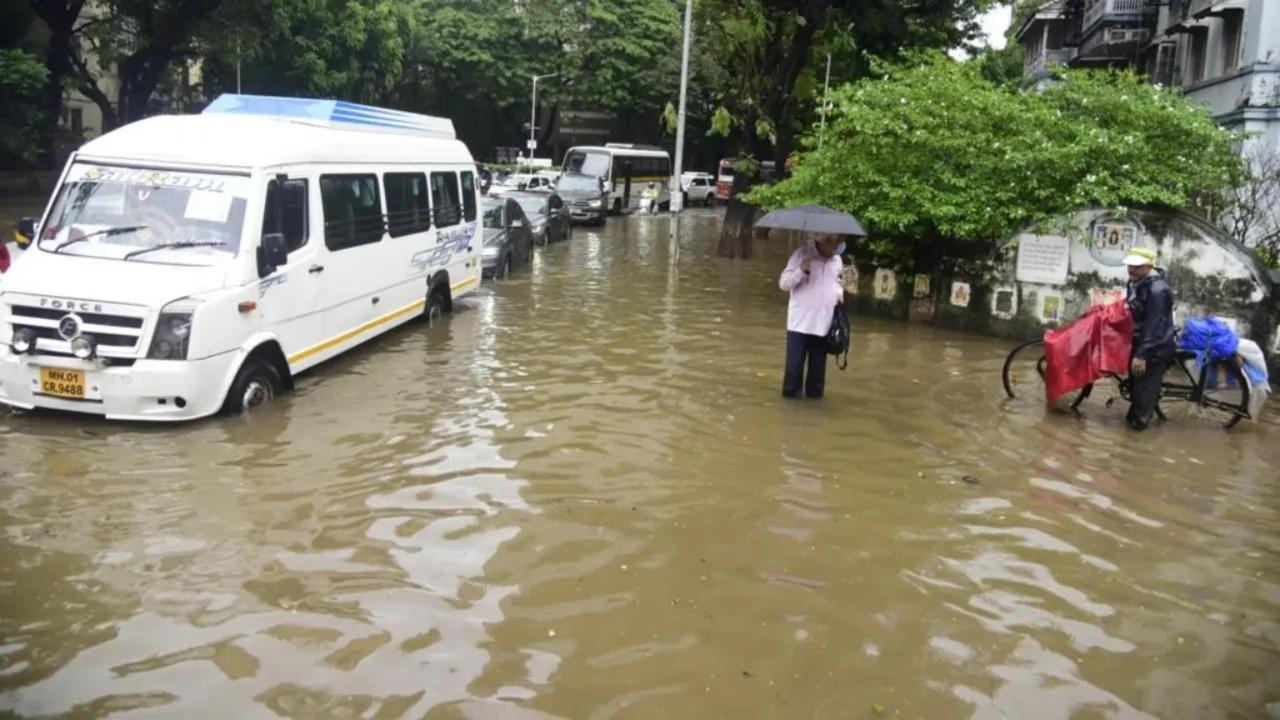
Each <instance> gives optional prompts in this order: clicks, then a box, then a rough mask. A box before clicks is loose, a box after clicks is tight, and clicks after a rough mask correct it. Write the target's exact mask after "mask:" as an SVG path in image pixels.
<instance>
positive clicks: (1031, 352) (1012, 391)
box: [1000, 340, 1044, 402]
mask: <svg viewBox="0 0 1280 720" xmlns="http://www.w3.org/2000/svg"><path fill="white" fill-rule="evenodd" d="M1000 379H1001V381H1002V382H1004V392H1005V394H1006V395H1008V396H1009V397H1010V399H1019V400H1020V399H1027V398H1030V399H1035V400H1039V401H1041V402H1043V399H1044V340H1029V341H1027V342H1024V343H1022V344H1021V345H1019V346H1018V347H1016V348H1014V349H1013V350H1010V351H1009V355H1008V357H1006V358H1005V359H1004V369H1002V370H1001V371H1000Z"/></svg>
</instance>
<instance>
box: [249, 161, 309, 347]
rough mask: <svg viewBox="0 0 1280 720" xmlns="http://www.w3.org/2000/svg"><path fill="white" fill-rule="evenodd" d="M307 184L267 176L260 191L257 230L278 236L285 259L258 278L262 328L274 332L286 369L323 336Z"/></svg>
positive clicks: (301, 180)
mask: <svg viewBox="0 0 1280 720" xmlns="http://www.w3.org/2000/svg"><path fill="white" fill-rule="evenodd" d="M310 189H311V182H310V180H308V179H307V178H289V179H288V180H285V181H284V182H283V183H281V182H279V181H278V180H276V179H272V180H271V181H269V182H268V183H267V187H266V190H265V196H266V199H265V206H264V208H263V212H262V233H263V234H264V235H265V234H267V233H280V234H282V235H284V240H285V245H286V246H288V248H289V260H288V262H286V263H285V264H284V265H282V266H281V267H279V268H277V269H276V271H275V272H273V273H271V274H270V275H269V276H267V277H265V278H262V279H261V280H260V282H259V288H260V293H261V299H260V300H259V301H258V307H259V309H260V312H261V314H262V315H261V317H262V325H263V329H264V330H267V331H269V332H272V333H275V335H276V337H277V338H279V340H280V347H281V349H283V350H284V354H285V357H287V358H289V366H290V368H291V370H293V371H298V370H301V369H302V368H303V367H306V363H305V360H306V358H305V357H303V356H302V354H303V353H304V351H305V350H306V349H307V348H309V347H311V346H313V345H315V344H316V343H318V342H320V341H321V340H322V339H323V337H324V335H323V333H324V327H323V324H322V318H323V313H322V312H321V308H320V290H321V282H322V280H321V277H320V273H319V272H317V270H316V268H317V267H318V266H317V256H318V254H319V247H320V245H321V242H320V234H319V233H312V232H311V229H312V228H313V227H319V226H320V223H319V218H320V209H319V207H318V203H312V202H310Z"/></svg>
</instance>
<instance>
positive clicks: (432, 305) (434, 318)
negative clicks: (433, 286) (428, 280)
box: [422, 291, 444, 327]
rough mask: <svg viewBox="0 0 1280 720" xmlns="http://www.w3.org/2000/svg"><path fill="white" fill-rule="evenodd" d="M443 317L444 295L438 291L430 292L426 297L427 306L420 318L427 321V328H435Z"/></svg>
mask: <svg viewBox="0 0 1280 720" xmlns="http://www.w3.org/2000/svg"><path fill="white" fill-rule="evenodd" d="M443 315H444V295H443V294H442V293H440V292H439V291H436V292H432V293H431V294H430V295H428V296H427V306H426V307H425V308H423V311H422V317H423V319H425V320H426V321H427V327H435V325H436V323H438V322H440V318H441V317H442V316H443Z"/></svg>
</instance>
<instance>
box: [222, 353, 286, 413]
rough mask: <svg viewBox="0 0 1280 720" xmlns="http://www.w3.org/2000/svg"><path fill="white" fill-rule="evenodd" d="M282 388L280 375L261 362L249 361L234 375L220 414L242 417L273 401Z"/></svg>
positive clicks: (282, 383) (270, 366)
mask: <svg viewBox="0 0 1280 720" xmlns="http://www.w3.org/2000/svg"><path fill="white" fill-rule="evenodd" d="M283 388H284V382H283V381H282V380H281V379H280V373H279V372H278V371H277V370H276V369H275V367H274V366H272V365H271V364H270V363H268V362H266V361H263V360H249V361H247V362H246V363H245V364H244V365H243V366H241V368H240V372H238V373H236V379H235V380H234V381H232V383H231V389H230V390H229V391H228V392H227V399H226V401H224V402H223V405H222V412H224V413H226V414H228V415H243V414H246V413H249V412H252V411H254V410H256V409H257V408H259V407H262V406H263V405H266V404H267V403H269V402H271V401H272V400H274V399H275V398H276V397H277V396H279V395H280V393H281V391H282V390H283Z"/></svg>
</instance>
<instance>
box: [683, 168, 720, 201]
mask: <svg viewBox="0 0 1280 720" xmlns="http://www.w3.org/2000/svg"><path fill="white" fill-rule="evenodd" d="M680 187H681V189H683V190H684V201H685V204H686V205H688V204H690V203H697V204H699V205H703V206H706V207H711V205H713V204H714V203H715V201H716V179H715V176H713V175H710V174H708V173H684V174H682V175H681V176H680Z"/></svg>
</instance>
